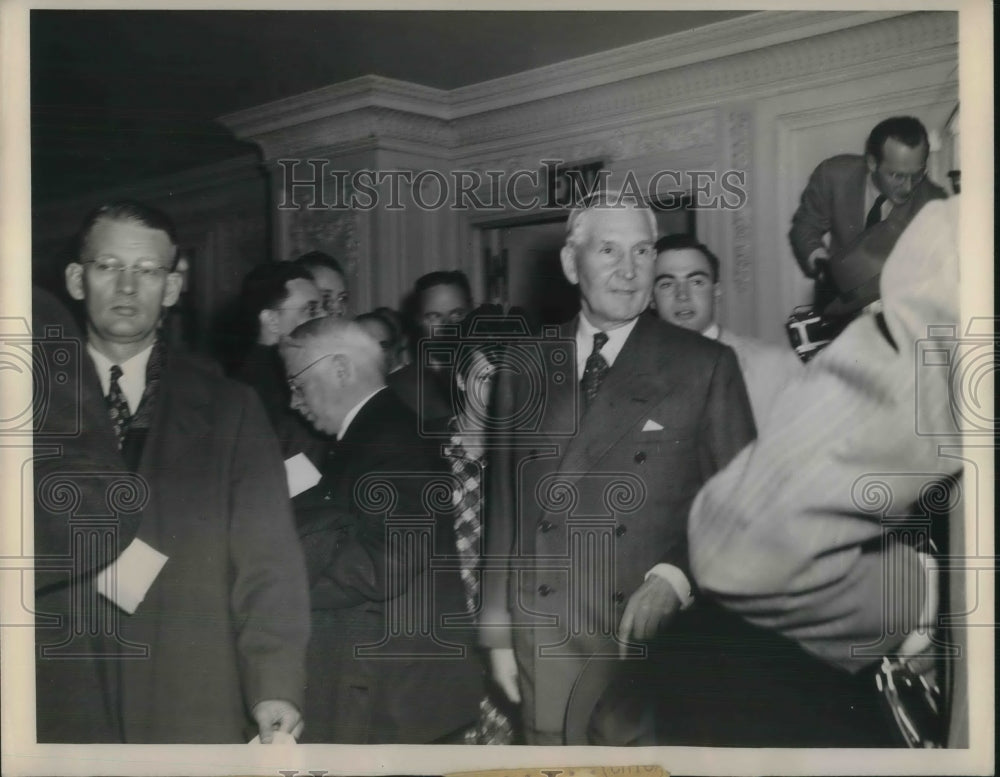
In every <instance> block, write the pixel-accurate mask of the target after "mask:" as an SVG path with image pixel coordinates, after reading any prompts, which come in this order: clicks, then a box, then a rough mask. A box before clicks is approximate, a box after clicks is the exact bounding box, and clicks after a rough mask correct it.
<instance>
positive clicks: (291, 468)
mask: <svg viewBox="0 0 1000 777" xmlns="http://www.w3.org/2000/svg"><path fill="white" fill-rule="evenodd" d="M285 476H286V477H287V478H288V495H289V496H292V497H295V496H298V495H299V494H301V493H302V492H303V491H308V490H309V489H310V488H312V487H313V486H315V485H316V484H317V483H319V481H320V480H321V479H322V477H323V476H322V475H320V473H319V470H318V469H316V467H315V466H313V463H312V462H311V461H309V457H308V456H306V455H305V454H304V453H296V454H295V455H294V456H292V457H291V458H290V459H285Z"/></svg>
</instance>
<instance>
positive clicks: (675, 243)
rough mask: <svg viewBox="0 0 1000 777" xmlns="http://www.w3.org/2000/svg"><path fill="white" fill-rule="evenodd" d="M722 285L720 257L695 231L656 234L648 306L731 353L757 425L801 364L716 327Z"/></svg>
mask: <svg viewBox="0 0 1000 777" xmlns="http://www.w3.org/2000/svg"><path fill="white" fill-rule="evenodd" d="M721 295H722V286H721V285H720V283H719V259H718V257H717V256H716V255H715V254H713V253H712V252H711V251H710V250H709V249H708V247H707V246H705V245H704V244H703V243H700V242H699V241H698V239H697V238H696V237H695V236H694V235H686V234H677V235H668V236H667V237H661V238H660V239H659V240H658V241H657V243H656V269H655V271H654V278H653V307H654V309H655V310H656V314H657V315H658V316H659V317H660V318H661V319H663V320H664V321H666V322H667V323H669V324H674V325H676V326H680V327H683V328H684V329H690V330H691V331H693V332H698V333H700V334H702V335H704V336H705V337H707V338H709V339H711V340H718V341H719V342H720V343H722V344H724V345H728V346H729V347H730V348H732V349H733V350H734V351H735V352H736V358H737V359H738V360H739V363H740V370H741V371H742V372H743V381H744V382H745V383H746V387H747V394H748V395H749V397H750V405H751V407H752V408H753V415H754V420H755V421H756V422H757V423H758V424H759V423H760V421H761V419H762V418H763V417H764V415H766V413H767V412H768V411H769V410H770V408H771V403H772V401H773V399H774V396H775V394H776V393H777V391H778V389H779V388H781V387H782V386H784V385H785V384H786V383H787V382H789V381H791V380H794V379H795V378H797V377H798V376H799V375H800V374H801V372H802V363H801V362H800V361H799V359H798V358H797V357H796V356H795V354H794V353H793V352H792V351H791V350H789V349H788V348H778V347H777V346H773V345H769V344H767V343H764V342H761V341H760V340H755V339H753V338H751V337H745V336H742V335H737V334H735V333H734V332H731V331H729V330H728V329H723V328H722V327H720V326H719V323H718V321H717V319H716V312H717V306H718V301H719V297H720V296H721Z"/></svg>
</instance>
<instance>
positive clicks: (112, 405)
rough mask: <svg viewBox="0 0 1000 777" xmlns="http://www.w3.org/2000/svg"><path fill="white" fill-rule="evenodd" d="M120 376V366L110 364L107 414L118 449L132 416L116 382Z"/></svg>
mask: <svg viewBox="0 0 1000 777" xmlns="http://www.w3.org/2000/svg"><path fill="white" fill-rule="evenodd" d="M121 376H122V368H121V367H119V366H118V365H117V364H112V365H111V385H110V386H109V388H108V396H107V397H106V399H107V402H108V414H109V415H110V416H111V423H112V424H113V425H114V427H115V436H116V437H117V438H118V450H121V449H122V443H123V442H124V440H125V431H126V429H127V428H128V422H129V420H130V418H131V417H132V416H131V414H130V413H129V411H128V402H126V401H125V395H124V394H123V393H122V387H121V386H120V385H119V384H118V379H119V378H120V377H121Z"/></svg>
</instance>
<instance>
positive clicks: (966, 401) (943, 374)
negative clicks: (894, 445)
mask: <svg viewBox="0 0 1000 777" xmlns="http://www.w3.org/2000/svg"><path fill="white" fill-rule="evenodd" d="M995 323H996V322H995V320H994V319H991V318H973V319H972V320H971V321H970V322H969V325H968V327H967V328H966V331H965V334H964V336H961V337H960V336H959V333H958V326H956V325H954V324H947V325H939V326H930V327H928V329H927V337H926V338H924V339H922V340H918V341H917V343H916V358H915V360H914V369H915V370H916V375H915V376H914V377H915V383H916V419H915V424H916V431H917V434H919V435H925V436H942V435H945V436H956V435H959V434H963V435H976V436H988V437H990V438H992V437H993V436H994V435H995V434H996V412H995V410H994V407H993V402H994V397H993V375H994V373H995V372H996V366H997V356H996V335H995V334H994V324H995Z"/></svg>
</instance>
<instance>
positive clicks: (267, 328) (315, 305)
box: [236, 262, 326, 466]
mask: <svg viewBox="0 0 1000 777" xmlns="http://www.w3.org/2000/svg"><path fill="white" fill-rule="evenodd" d="M240 302H241V305H242V308H243V310H244V320H245V322H246V326H247V327H248V328H251V329H252V330H253V332H254V334H255V341H254V343H253V345H252V346H251V347H250V349H249V350H248V351H247V354H246V356H245V357H244V359H243V364H242V366H241V368H240V370H239V372H238V373H237V374H236V377H237V378H239V380H241V381H243V382H244V383H246V384H247V385H248V386H252V387H253V388H254V389H255V390H256V391H257V395H258V396H259V397H260V400H261V402H263V404H264V409H265V410H266V411H267V416H268V418H269V419H270V420H271V426H272V427H273V428H274V431H275V433H276V434H277V436H278V441H279V442H280V444H281V453H282V457H283V458H284V459H285V460H287V459H289V458H291V457H292V456H295V455H296V454H298V453H305V454H306V456H308V457H309V459H310V460H311V461H312V462H313V464H314V465H316V466H319V465H320V464H321V463H322V461H323V456H324V455H325V453H326V442H325V440H324V438H323V437H321V436H320V435H318V434H316V433H315V432H314V431H313V429H312V428H311V427H310V426H309V424H307V423H306V422H305V421H304V420H303V419H302V417H301V416H300V415H299V414H298V413H296V412H295V411H293V410H292V409H291V407H290V406H289V402H290V401H291V396H290V395H289V393H288V383H287V382H286V380H285V370H284V367H283V366H282V364H281V357H280V356H279V355H278V348H277V346H278V341H279V340H280V339H281V338H282V337H284V336H285V335H287V334H289V333H291V331H292V330H293V329H295V327H297V326H298V325H299V324H302V323H305V322H306V321H309V320H310V319H313V318H318V317H319V316H322V315H325V314H324V311H323V298H322V295H321V292H320V290H319V288H318V287H317V286H316V283H315V282H314V281H313V279H312V276H311V275H310V274H309V272H308V271H307V270H306V269H304V268H303V267H302V266H300V265H299V264H297V263H294V262H266V263H265V264H261V265H258V266H257V267H255V268H253V269H252V270H251V271H250V272H249V273H248V274H247V276H246V278H244V279H243V287H242V290H241V292H240Z"/></svg>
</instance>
